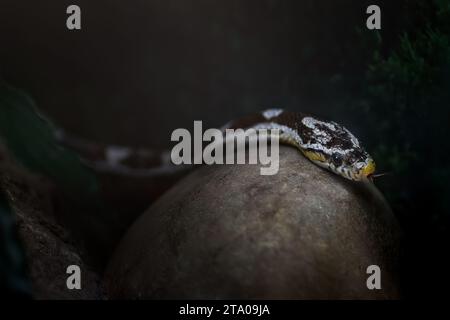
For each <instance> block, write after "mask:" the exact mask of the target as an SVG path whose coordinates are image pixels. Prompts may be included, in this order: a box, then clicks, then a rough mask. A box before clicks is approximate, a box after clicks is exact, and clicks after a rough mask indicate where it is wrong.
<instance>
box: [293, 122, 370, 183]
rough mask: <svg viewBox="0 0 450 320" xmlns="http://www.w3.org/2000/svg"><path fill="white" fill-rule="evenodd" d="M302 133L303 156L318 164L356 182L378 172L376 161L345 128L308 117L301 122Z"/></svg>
mask: <svg viewBox="0 0 450 320" xmlns="http://www.w3.org/2000/svg"><path fill="white" fill-rule="evenodd" d="M300 130H301V132H302V135H303V142H304V143H303V145H302V147H303V153H304V154H305V156H306V157H307V158H308V159H310V160H311V161H312V162H314V163H315V164H317V165H319V166H321V167H324V168H326V169H328V170H330V171H332V172H334V173H336V174H338V175H340V176H342V177H344V178H346V179H349V180H355V181H360V180H363V179H364V178H370V176H371V175H372V174H373V173H374V172H375V161H374V160H373V159H372V157H371V156H370V155H369V154H368V153H367V152H366V151H365V150H364V148H363V147H362V146H361V144H360V143H359V141H358V139H357V138H356V137H355V136H354V135H353V134H352V133H351V132H350V131H349V130H347V129H346V128H345V127H343V126H341V125H339V124H337V123H336V122H330V121H323V120H318V119H316V118H315V117H309V116H308V117H304V118H303V119H302V120H301V128H300Z"/></svg>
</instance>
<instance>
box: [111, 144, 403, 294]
mask: <svg viewBox="0 0 450 320" xmlns="http://www.w3.org/2000/svg"><path fill="white" fill-rule="evenodd" d="M376 199H377V197H376V196H374V194H373V193H372V191H371V190H367V189H365V188H364V186H363V185H361V184H359V183H355V182H351V181H347V180H345V179H343V178H341V177H338V176H336V175H334V174H331V173H329V172H327V171H325V170H323V169H321V168H319V167H317V166H315V165H313V164H312V163H310V162H309V161H308V160H306V159H305V158H304V157H303V156H302V155H301V154H300V153H299V152H298V151H297V150H295V149H293V148H289V147H281V149H280V171H279V173H278V174H276V175H274V176H261V175H259V166H256V165H221V166H219V165H218V166H202V167H200V168H198V169H197V170H195V171H194V172H192V173H191V174H190V175H189V176H187V177H186V178H184V179H183V180H182V181H180V182H179V183H178V184H176V185H175V186H174V187H173V188H172V189H170V190H169V191H168V192H167V193H166V194H165V195H164V196H162V197H161V198H160V199H159V200H158V201H157V202H156V203H155V204H154V205H153V206H152V207H151V208H150V209H149V210H148V211H147V212H145V213H144V214H143V215H142V216H141V217H140V218H139V219H138V220H137V221H136V222H135V223H134V224H133V225H132V227H131V228H130V229H129V230H128V232H127V233H126V235H125V237H124V238H123V239H122V241H121V243H120V245H119V246H118V248H117V250H116V252H115V254H114V256H113V257H112V259H111V261H110V263H109V266H108V268H107V272H106V275H105V286H106V288H107V291H108V295H109V297H110V298H176V299H182V298H189V299H216V298H229V299H241V298H258V299H280V298H288V299H304V298H306V299H316V298H319V299H327V298H337V299H353V298H354V299H388V298H398V297H399V293H398V287H397V257H398V249H397V248H398V242H399V230H398V227H397V224H396V220H395V219H394V217H393V215H392V213H391V212H390V210H389V209H388V208H386V207H385V206H383V205H382V204H380V203H378V202H377V201H378V200H376ZM374 264H375V265H378V266H379V267H380V268H381V286H382V289H381V290H368V288H367V285H366V280H367V278H368V277H369V275H368V274H367V273H366V269H367V267H368V266H369V265H374Z"/></svg>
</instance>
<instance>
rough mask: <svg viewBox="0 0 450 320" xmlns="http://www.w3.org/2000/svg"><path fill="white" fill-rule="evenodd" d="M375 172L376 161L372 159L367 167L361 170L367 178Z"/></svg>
mask: <svg viewBox="0 0 450 320" xmlns="http://www.w3.org/2000/svg"><path fill="white" fill-rule="evenodd" d="M374 172H375V161H373V160H372V159H370V160H369V162H368V163H367V165H366V166H365V167H364V168H363V169H362V170H361V174H362V175H363V176H365V177H367V176H369V175H371V174H372V173H374Z"/></svg>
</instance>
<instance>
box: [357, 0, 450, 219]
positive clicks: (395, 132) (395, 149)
mask: <svg viewBox="0 0 450 320" xmlns="http://www.w3.org/2000/svg"><path fill="white" fill-rule="evenodd" d="M414 8H415V9H416V10H414V11H413V12H410V13H408V16H409V18H410V19H411V20H412V21H415V22H416V24H415V25H414V28H411V29H412V30H405V31H404V32H403V33H402V34H400V35H399V38H398V43H397V45H396V46H395V47H394V48H391V50H386V49H385V48H384V47H383V39H382V37H381V36H380V35H379V34H378V35H377V41H376V43H377V48H376V50H375V51H374V54H373V59H372V63H371V64H370V66H369V68H368V73H367V82H368V83H367V86H366V90H367V92H366V93H367V95H366V96H367V97H368V98H367V99H368V101H369V102H368V103H367V106H366V107H365V108H364V111H363V112H364V116H365V117H366V118H367V119H368V121H367V124H368V125H369V126H370V130H369V132H371V137H370V138H369V142H370V143H371V146H370V149H371V150H372V152H373V153H374V156H375V158H376V159H382V161H378V163H379V164H381V168H379V169H380V171H388V172H393V173H394V176H395V179H389V178H386V180H385V183H383V181H380V182H381V187H382V188H383V189H384V190H385V194H386V195H387V196H388V197H390V200H391V202H392V203H393V205H394V207H395V208H396V209H397V212H399V214H401V215H408V212H416V211H420V210H418V209H420V208H422V209H423V210H425V211H426V212H429V213H430V216H429V217H428V218H427V220H428V219H430V220H428V221H433V222H434V223H437V222H439V221H441V220H442V219H444V220H447V219H448V216H447V215H445V214H442V213H443V212H445V209H447V210H448V208H449V200H448V198H447V197H446V194H448V192H449V191H450V189H449V187H448V185H449V184H448V183H447V181H448V180H449V179H450V175H449V174H450V161H449V160H450V159H449V157H450V153H449V152H448V148H447V147H446V145H448V143H447V141H446V140H447V137H449V135H450V128H449V126H448V120H449V119H450V108H449V107H448V106H449V105H450V92H449V89H450V35H449V30H450V2H449V1H444V0H439V1H434V2H433V1H417V3H416V5H415V7H414ZM386 51H387V53H384V52H386ZM430 209H431V210H430ZM409 218H411V217H409ZM421 219H422V220H423V217H421ZM441 222H442V221H441Z"/></svg>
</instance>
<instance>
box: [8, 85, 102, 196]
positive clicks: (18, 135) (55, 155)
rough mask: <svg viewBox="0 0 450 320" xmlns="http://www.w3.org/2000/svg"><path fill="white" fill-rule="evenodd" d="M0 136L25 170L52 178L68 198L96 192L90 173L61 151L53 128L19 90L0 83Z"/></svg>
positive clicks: (71, 153) (76, 159)
mask: <svg viewBox="0 0 450 320" xmlns="http://www.w3.org/2000/svg"><path fill="white" fill-rule="evenodd" d="M0 114H1V117H0V135H1V136H2V137H3V139H4V140H5V142H6V144H7V146H8V149H9V150H10V151H11V152H12V153H13V154H14V156H15V157H16V159H17V160H19V161H20V162H21V163H22V164H23V165H24V166H25V167H27V168H28V169H31V170H32V171H34V172H37V173H40V174H43V175H45V176H48V177H50V178H52V179H53V180H54V181H55V182H56V183H58V185H59V186H60V187H62V188H63V189H64V190H65V191H66V193H67V194H68V195H70V194H76V195H77V197H84V198H89V197H92V196H95V194H96V193H97V191H98V186H97V181H96V178H95V176H94V174H93V173H92V172H90V170H89V169H88V168H87V167H86V166H84V165H83V164H82V163H81V161H80V159H79V158H78V156H77V155H76V154H75V153H73V152H72V151H69V150H67V149H64V148H63V147H61V146H60V145H59V144H58V142H57V141H56V138H55V128H54V127H53V126H52V124H51V123H50V121H48V120H47V119H45V118H44V117H43V116H42V115H41V114H39V112H38V111H37V109H36V107H35V105H34V102H33V100H31V98H30V97H29V96H28V95H26V94H25V93H24V92H22V91H21V90H18V89H15V88H12V87H10V86H8V85H6V84H1V83H0Z"/></svg>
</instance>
